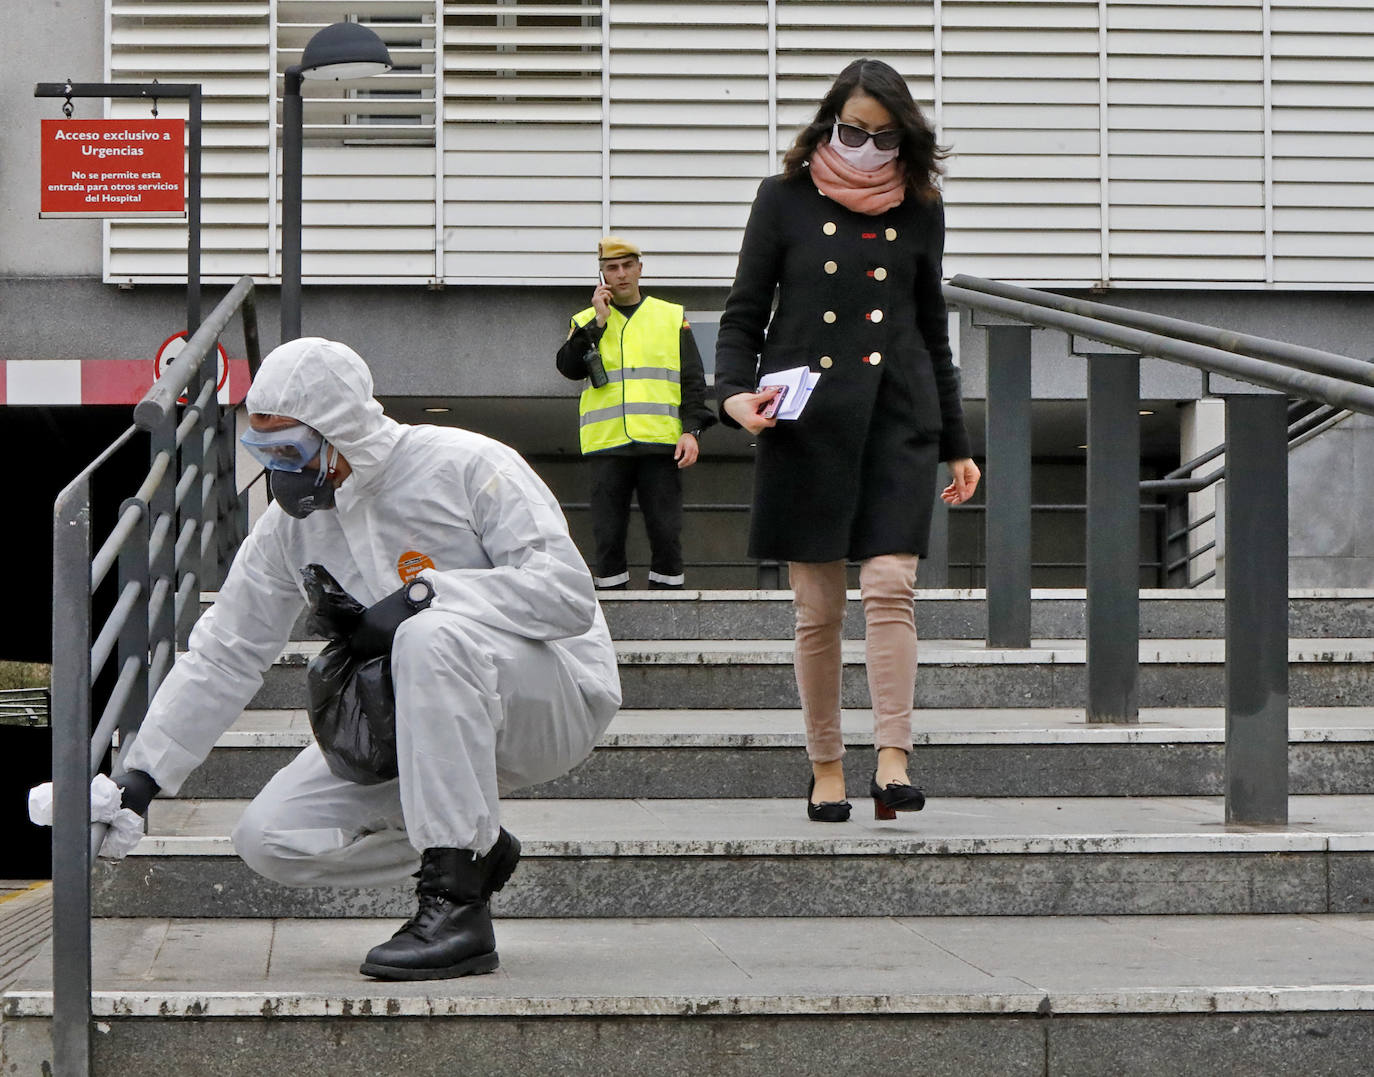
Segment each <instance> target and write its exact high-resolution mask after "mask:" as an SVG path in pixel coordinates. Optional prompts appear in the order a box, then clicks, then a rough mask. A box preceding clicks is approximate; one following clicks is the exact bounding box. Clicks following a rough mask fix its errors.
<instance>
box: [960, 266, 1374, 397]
mask: <svg viewBox="0 0 1374 1077" xmlns="http://www.w3.org/2000/svg"><path fill="white" fill-rule="evenodd" d="M990 283H992V282H983V281H980V280H979V279H978V278H975V277H967V276H964V275H962V274H961V275H959V276H957V277H955V278H954V279H953V280H952V281H951V282H950V283H949V284H946V285H945V289H944V291H945V298H946V299H948V300H949V301H950V302H951V303H953V304H956V305H958V306H962V307H972V308H974V309H977V310H983V311H987V312H989V313H992V314H1001V315H1004V316H1006V317H1009V318H1013V319H1015V320H1017V321H1020V322H1024V323H1025V324H1027V325H1039V326H1044V327H1046V328H1050V329H1062V330H1063V331H1064V332H1066V333H1073V334H1076V335H1078V336H1083V337H1087V338H1088V339H1090V340H1099V341H1101V342H1103V343H1104V344H1111V345H1113V346H1115V347H1118V348H1123V349H1125V350H1127V351H1128V352H1130V353H1132V354H1135V355H1142V356H1154V357H1156V358H1159V359H1168V360H1170V361H1172V362H1175V363H1182V364H1183V365H1184V366H1190V367H1193V368H1194V369H1197V370H1203V371H1207V372H1208V373H1211V374H1223V375H1225V376H1226V377H1229V378H1234V379H1235V380H1237V381H1242V382H1248V383H1250V384H1252V385H1259V386H1262V387H1263V388H1266V389H1274V390H1277V391H1278V392H1281V393H1285V394H1287V395H1289V396H1297V397H1302V398H1303V399H1309V400H1320V401H1322V402H1323V403H1325V404H1331V405H1333V406H1335V407H1341V408H1348V409H1350V410H1351V411H1358V412H1360V413H1362V414H1364V415H1374V385H1371V384H1370V383H1369V382H1368V381H1367V380H1366V379H1367V375H1368V364H1365V363H1363V361H1362V360H1358V359H1350V358H1349V357H1348V356H1347V357H1345V358H1347V359H1348V360H1349V362H1350V363H1352V364H1359V365H1360V366H1361V367H1362V368H1364V371H1363V375H1362V377H1361V379H1360V380H1359V381H1358V382H1357V381H1353V380H1351V379H1349V378H1348V377H1344V376H1342V375H1338V374H1319V373H1313V372H1312V371H1310V370H1307V369H1299V368H1295V367H1292V366H1285V365H1284V361H1283V360H1281V359H1278V358H1274V359H1257V358H1254V357H1252V356H1248V355H1240V354H1237V353H1235V352H1230V351H1225V350H1223V349H1222V348H1220V347H1213V346H1210V345H1204V344H1195V343H1193V342H1192V341H1187V340H1176V339H1174V338H1171V337H1166V336H1163V335H1161V334H1159V333H1155V332H1147V331H1145V330H1142V329H1136V328H1134V327H1131V326H1128V325H1124V324H1120V323H1118V322H1107V321H1103V320H1102V319H1100V318H1092V317H1086V316H1084V315H1081V314H1073V313H1068V312H1066V311H1064V310H1062V309H1061V308H1060V307H1059V306H1058V305H1055V304H1053V303H1050V302H1045V303H1043V304H1042V303H1041V302H1040V300H1039V297H1044V298H1045V299H1046V300H1058V299H1062V298H1063V297H1062V296H1052V295H1051V294H1050V293H1048V292H1036V291H1035V290H1034V289H1030V288H1023V289H1017V291H1019V292H1021V293H1028V294H1029V295H1031V296H1034V297H1037V298H1034V299H1030V298H1019V299H1010V298H1005V297H1003V296H1001V295H997V294H994V293H991V292H988V291H986V290H985V288H984V286H985V285H986V284H990ZM1110 309H1113V310H1116V309H1119V308H1110Z"/></svg>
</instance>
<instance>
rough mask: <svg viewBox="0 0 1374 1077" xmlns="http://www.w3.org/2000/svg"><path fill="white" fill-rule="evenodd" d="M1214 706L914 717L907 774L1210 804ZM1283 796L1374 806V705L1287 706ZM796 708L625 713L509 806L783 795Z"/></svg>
mask: <svg viewBox="0 0 1374 1077" xmlns="http://www.w3.org/2000/svg"><path fill="white" fill-rule="evenodd" d="M841 720H842V723H843V727H844V734H845V742H846V744H847V746H848V747H849V749H850V752H851V754H850V756H849V760H848V763H847V770H848V775H849V792H850V795H851V796H862V795H864V793H865V791H866V787H867V786H866V783H867V780H868V774H869V772H870V771H871V770H872V769H873V765H874V764H873V751H872V748H873V719H872V714H871V712H870V711H867V710H846V711H844V712H843V713H842V715H841ZM1224 722H1225V715H1224V713H1223V712H1222V711H1221V710H1220V709H1219V708H1154V709H1147V710H1143V711H1142V712H1141V713H1140V722H1139V723H1138V724H1136V725H1130V726H1115V725H1088V724H1087V723H1086V722H1085V720H1084V713H1083V711H1081V710H1074V709H1070V708H1058V709H1048V708H1046V709H1029V708H1027V709H1017V708H1001V709H991V708H989V709H982V710H978V709H963V710H949V709H933V710H921V711H918V712H917V713H916V715H915V722H914V724H915V726H916V730H915V743H916V753H915V755H914V756H913V760H914V761H913V768H912V773H913V774H917V775H919V776H920V782H921V785H922V788H924V789H925V790H926V792H927V793H929V794H930V795H932V796H939V797H945V796H974V797H996V796H1017V797H1041V796H1213V795H1219V794H1220V793H1221V792H1222V789H1223V786H1222V777H1223V771H1224V765H1225V745H1224V732H1223V726H1224ZM1289 730H1290V732H1289V741H1290V747H1289V768H1290V770H1289V789H1290V791H1291V792H1293V793H1302V794H1331V793H1344V794H1365V793H1367V794H1374V707H1310V708H1300V707H1299V708H1293V710H1292V711H1291V712H1290V714H1289ZM804 739H805V738H804V736H803V733H802V719H801V712H800V711H797V710H742V711H726V710H703V711H679V710H663V711H652V710H627V711H621V713H620V714H618V715H617V716H616V718H615V721H613V722H612V723H611V727H610V729H608V730H607V731H606V734H605V735H604V736H603V737H602V739H601V743H600V745H599V746H598V748H597V751H596V752H595V753H593V755H592V756H591V758H589V759H588V760H587V761H586V762H585V763H583V764H582V765H581V766H579V767H578V768H577V769H576V770H574V771H573V772H572V773H571V774H569V775H567V776H566V777H564V778H560V779H558V780H557V781H553V782H548V783H546V784H544V785H540V786H535V787H533V788H531V789H526V790H520V791H517V792H516V793H514V794H512V795H513V796H515V797H540V798H548V797H554V798H570V797H571V798H593V797H612V798H614V797H650V798H656V797H657V798H664V797H666V798H690V797H717V798H737V797H788V796H795V795H797V791H798V789H799V787H800V785H801V783H803V782H804V781H805V775H806V774H807V763H806V759H805V755H804ZM310 740H311V735H310V723H309V720H308V718H307V717H306V713H305V711H303V710H281V711H247V712H245V713H244V715H243V717H241V718H240V719H239V721H238V722H237V723H235V725H234V727H233V728H232V729H231V730H230V731H229V732H228V733H226V734H225V735H224V736H223V737H221V738H220V741H219V744H218V746H217V747H216V748H215V750H214V752H212V753H211V755H210V758H209V759H208V760H207V761H206V762H205V764H204V765H203V766H201V767H200V768H199V769H198V770H196V771H195V772H194V773H193V774H192V775H191V777H190V778H189V779H188V780H187V782H186V784H185V785H183V786H182V789H181V795H182V796H183V797H193V798H216V799H226V798H227V799H232V798H238V797H251V796H253V795H255V794H256V793H257V791H258V790H259V789H261V788H262V786H263V785H264V784H266V782H267V779H268V778H270V777H271V776H272V775H273V774H274V773H276V771H277V770H279V769H280V768H281V767H283V766H285V765H286V764H287V763H288V762H289V761H290V760H291V759H292V758H293V757H294V756H295V755H296V753H297V752H299V751H300V750H301V748H303V747H305V745H307V744H309V743H310Z"/></svg>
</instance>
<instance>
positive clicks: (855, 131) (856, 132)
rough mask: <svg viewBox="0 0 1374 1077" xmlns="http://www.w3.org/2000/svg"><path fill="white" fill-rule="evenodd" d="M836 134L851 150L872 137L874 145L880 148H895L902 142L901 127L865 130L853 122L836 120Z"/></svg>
mask: <svg viewBox="0 0 1374 1077" xmlns="http://www.w3.org/2000/svg"><path fill="white" fill-rule="evenodd" d="M835 134H836V135H838V136H839V139H840V141H841V142H842V143H844V145H846V146H848V147H849V148H850V149H851V150H857V149H858V148H859V147H860V146H862V145H863V144H864V143H865V142H867V141H868V140H869V139H870V138H871V139H872V140H873V145H875V146H877V147H878V149H880V150H895V149H896V148H897V147H898V146H900V145H901V144H902V131H901V128H896V129H894V130H891V131H865V130H864V129H863V128H862V127H855V126H854V125H853V124H852V123H840V122H839V121H838V120H837V121H836V122H835Z"/></svg>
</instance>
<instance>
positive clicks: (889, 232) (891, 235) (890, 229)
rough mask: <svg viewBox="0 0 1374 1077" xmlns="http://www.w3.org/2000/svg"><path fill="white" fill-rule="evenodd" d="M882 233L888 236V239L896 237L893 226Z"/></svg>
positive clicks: (895, 230)
mask: <svg viewBox="0 0 1374 1077" xmlns="http://www.w3.org/2000/svg"><path fill="white" fill-rule="evenodd" d="M883 235H885V236H887V238H888V239H889V240H892V239H896V238H897V229H895V228H889V229H888V230H887V231H886V232H884V233H883Z"/></svg>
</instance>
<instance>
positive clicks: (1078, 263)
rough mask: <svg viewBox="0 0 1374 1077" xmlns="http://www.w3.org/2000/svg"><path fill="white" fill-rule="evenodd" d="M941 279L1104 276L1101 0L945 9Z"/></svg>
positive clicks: (1080, 279)
mask: <svg viewBox="0 0 1374 1077" xmlns="http://www.w3.org/2000/svg"><path fill="white" fill-rule="evenodd" d="M941 11H942V16H943V26H942V32H941V44H942V55H941V69H942V78H941V86H940V89H941V120H942V124H941V126H942V130H941V134H942V137H943V139H944V141H945V142H946V143H947V144H949V145H950V146H951V147H952V148H953V152H954V156H953V157H952V158H951V159H950V160H949V162H948V164H947V167H948V170H949V178H948V180H947V182H946V184H945V201H946V207H947V208H946V219H947V225H948V228H949V235H948V239H947V241H946V251H947V253H946V257H945V272H946V273H949V274H954V273H972V274H975V275H977V276H984V277H997V278H1000V279H1004V280H1026V281H1037V282H1053V283H1078V284H1082V283H1088V282H1092V281H1095V280H1098V279H1099V278H1100V277H1101V273H1102V269H1101V266H1102V260H1101V251H1102V205H1101V196H1102V180H1101V171H1102V160H1101V154H1100V146H1101V143H1100V138H1099V98H1100V96H1101V95H1100V86H1099V78H1098V72H1099V39H1098V4H1097V3H1096V0H1088V2H1084V0H1067V2H1064V3H1035V2H1030V3H1017V4H1006V3H1002V4H989V3H978V2H969V0H946V2H945V3H944V4H943V5H942V8H941Z"/></svg>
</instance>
